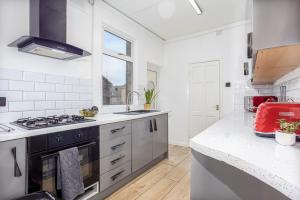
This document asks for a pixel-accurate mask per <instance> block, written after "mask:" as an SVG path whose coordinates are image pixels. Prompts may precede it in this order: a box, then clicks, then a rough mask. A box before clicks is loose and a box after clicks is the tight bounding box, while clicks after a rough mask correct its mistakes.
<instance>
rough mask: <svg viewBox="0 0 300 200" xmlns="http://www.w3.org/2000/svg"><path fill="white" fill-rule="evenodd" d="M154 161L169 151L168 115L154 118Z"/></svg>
mask: <svg viewBox="0 0 300 200" xmlns="http://www.w3.org/2000/svg"><path fill="white" fill-rule="evenodd" d="M153 129H154V131H153V159H155V158H157V157H159V156H161V155H162V154H164V153H166V152H167V151H168V115H158V116H155V117H154V118H153Z"/></svg>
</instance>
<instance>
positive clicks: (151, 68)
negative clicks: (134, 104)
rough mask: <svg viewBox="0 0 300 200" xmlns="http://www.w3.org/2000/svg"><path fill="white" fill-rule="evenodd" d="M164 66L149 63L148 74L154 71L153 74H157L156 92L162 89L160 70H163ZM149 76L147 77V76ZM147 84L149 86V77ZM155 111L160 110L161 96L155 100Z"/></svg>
mask: <svg viewBox="0 0 300 200" xmlns="http://www.w3.org/2000/svg"><path fill="white" fill-rule="evenodd" d="M161 68H162V66H160V65H157V64H154V63H152V62H147V72H146V73H148V71H152V72H156V87H157V88H156V92H159V88H160V84H159V82H160V70H161ZM146 76H147V75H146ZM147 84H148V77H147ZM155 109H159V95H158V96H157V97H156V99H155Z"/></svg>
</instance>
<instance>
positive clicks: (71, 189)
mask: <svg viewBox="0 0 300 200" xmlns="http://www.w3.org/2000/svg"><path fill="white" fill-rule="evenodd" d="M57 189H59V190H60V189H61V190H62V197H63V199H64V200H73V199H75V198H76V197H77V196H78V195H80V194H83V193H84V185H83V178H82V174H81V170H80V162H79V153H78V148H77V147H74V148H70V149H66V150H62V151H60V152H59V156H58V159H57Z"/></svg>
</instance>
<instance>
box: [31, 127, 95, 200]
mask: <svg viewBox="0 0 300 200" xmlns="http://www.w3.org/2000/svg"><path fill="white" fill-rule="evenodd" d="M72 147H78V150H79V160H80V165H81V173H82V176H83V182H84V187H85V188H87V187H89V186H91V185H93V184H95V183H97V182H98V181H99V127H98V126H97V127H88V128H82V129H76V130H69V131H64V132H57V133H52V134H48V135H40V136H35V137H30V138H29V139H28V193H32V192H36V191H47V192H49V193H51V194H52V195H54V196H56V197H58V198H60V197H61V191H60V190H57V187H56V184H57V180H56V177H57V158H58V152H59V151H61V150H63V149H68V148H72Z"/></svg>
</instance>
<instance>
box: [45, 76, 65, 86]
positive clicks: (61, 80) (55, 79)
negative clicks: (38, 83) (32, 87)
mask: <svg viewBox="0 0 300 200" xmlns="http://www.w3.org/2000/svg"><path fill="white" fill-rule="evenodd" d="M46 82H47V83H61V84H63V83H64V82H65V77H64V76H58V75H50V74H48V75H46Z"/></svg>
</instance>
